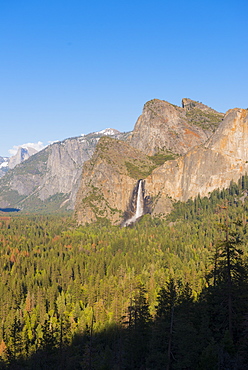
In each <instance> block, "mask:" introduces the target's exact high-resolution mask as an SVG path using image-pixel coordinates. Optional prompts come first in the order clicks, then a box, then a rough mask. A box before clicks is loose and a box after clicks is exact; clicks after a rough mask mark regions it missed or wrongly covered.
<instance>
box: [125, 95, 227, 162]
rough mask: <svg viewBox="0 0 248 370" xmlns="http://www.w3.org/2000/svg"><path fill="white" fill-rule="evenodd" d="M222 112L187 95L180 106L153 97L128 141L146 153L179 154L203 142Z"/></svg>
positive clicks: (218, 121)
mask: <svg viewBox="0 0 248 370" xmlns="http://www.w3.org/2000/svg"><path fill="white" fill-rule="evenodd" d="M223 116H224V115H223V114H222V113H219V112H217V111H215V110H213V109H212V108H209V107H208V106H206V105H204V104H202V103H199V102H196V101H194V100H190V99H183V100H182V108H181V107H178V106H176V105H173V104H170V103H168V102H166V101H164V100H158V99H154V100H151V101H148V102H147V103H146V104H145V105H144V109H143V112H142V114H141V116H140V117H139V118H138V120H137V122H136V124H135V127H134V130H133V131H132V132H131V133H130V135H129V137H128V138H127V142H128V143H130V145H132V146H134V147H135V148H137V149H139V150H141V151H143V152H145V153H146V154H147V155H154V154H157V153H160V152H164V153H173V154H178V155H182V154H185V153H187V152H188V151H189V150H190V149H191V148H193V147H194V146H196V145H200V144H202V143H204V142H205V141H206V140H207V139H208V138H209V137H210V136H211V135H212V133H213V132H214V131H215V130H216V128H217V127H218V125H219V123H220V122H221V121H222V119H223Z"/></svg>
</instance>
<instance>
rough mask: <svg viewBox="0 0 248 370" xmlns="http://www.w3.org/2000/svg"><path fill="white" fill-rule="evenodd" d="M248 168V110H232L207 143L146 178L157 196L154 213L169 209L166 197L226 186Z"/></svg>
mask: <svg viewBox="0 0 248 370" xmlns="http://www.w3.org/2000/svg"><path fill="white" fill-rule="evenodd" d="M247 172H248V111H247V110H245V109H237V108H236V109H231V110H229V111H228V112H227V113H226V115H225V118H224V120H223V122H222V123H221V125H220V126H219V128H218V129H217V130H216V132H215V133H214V134H213V136H212V137H211V138H210V139H209V140H208V141H207V142H206V143H205V144H204V145H201V146H199V147H195V148H193V149H192V150H190V151H189V152H188V153H187V154H186V155H184V156H182V157H180V158H178V159H177V160H175V161H169V162H167V163H164V164H163V165H162V166H160V167H159V168H157V169H155V170H154V171H153V172H152V174H151V175H150V176H148V177H147V178H146V191H147V192H148V193H149V194H150V196H151V197H152V198H153V199H156V201H155V202H154V206H153V213H154V214H160V213H165V211H166V210H164V209H163V203H164V201H165V199H168V197H169V198H171V199H174V200H181V201H186V200H188V199H189V198H194V197H196V196H197V195H198V194H199V195H200V196H207V195H208V194H209V192H211V191H213V190H214V189H217V188H226V187H228V186H229V185H230V182H231V181H232V180H233V181H236V182H237V181H238V179H239V178H240V176H241V175H242V174H245V173H247Z"/></svg>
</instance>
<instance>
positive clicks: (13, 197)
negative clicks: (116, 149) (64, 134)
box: [0, 129, 123, 211]
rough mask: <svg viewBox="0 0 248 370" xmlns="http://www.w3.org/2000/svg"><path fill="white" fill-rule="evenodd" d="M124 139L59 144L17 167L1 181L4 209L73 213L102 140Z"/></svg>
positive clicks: (114, 134) (74, 140) (0, 199)
mask: <svg viewBox="0 0 248 370" xmlns="http://www.w3.org/2000/svg"><path fill="white" fill-rule="evenodd" d="M106 134H107V135H109V134H110V135H112V137H115V138H118V137H122V136H123V134H121V133H120V132H119V131H117V130H114V131H113V130H110V129H109V130H108V131H105V130H103V131H101V132H99V133H93V134H89V135H85V136H80V137H76V138H71V139H66V140H64V141H62V142H56V143H54V144H52V145H50V146H48V147H46V148H45V149H43V150H41V151H40V152H38V153H36V154H34V155H32V156H31V157H30V158H28V159H27V160H25V161H24V162H22V163H20V164H19V165H16V166H15V168H13V169H12V170H9V171H8V172H7V173H6V174H5V176H3V177H2V178H1V179H0V207H15V208H21V209H26V210H49V211H51V210H56V209H59V208H61V207H62V208H64V209H73V207H74V203H75V198H76V193H77V190H78V187H79V184H80V179H81V172H82V165H83V163H84V162H85V161H86V160H88V159H89V158H91V156H92V155H93V153H94V150H95V147H96V145H97V143H98V141H99V139H100V137H102V136H105V135H106Z"/></svg>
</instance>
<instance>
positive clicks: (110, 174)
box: [75, 138, 154, 224]
mask: <svg viewBox="0 0 248 370" xmlns="http://www.w3.org/2000/svg"><path fill="white" fill-rule="evenodd" d="M153 168H154V162H153V161H152V160H151V159H149V158H148V157H147V156H146V155H145V154H144V153H142V152H141V151H139V150H137V149H135V148H133V147H131V146H130V145H129V144H127V143H126V142H123V141H120V140H114V139H111V138H102V139H101V140H100V141H99V144H98V146H97V149H96V152H95V153H94V155H93V157H92V159H91V160H89V161H87V162H86V163H85V164H84V167H83V172H82V182H81V186H80V189H79V191H78V194H77V201H76V206H75V216H76V218H77V220H78V222H79V223H81V224H85V223H87V222H89V223H90V222H93V221H96V220H97V219H99V218H108V219H111V221H112V222H113V223H114V224H116V223H117V224H118V223H120V222H121V221H122V218H123V212H124V210H126V207H127V204H128V203H129V200H130V195H131V194H132V191H133V189H134V187H135V184H136V183H137V180H138V179H139V178H143V177H146V176H147V175H148V174H149V173H150V172H151V171H152V169H153Z"/></svg>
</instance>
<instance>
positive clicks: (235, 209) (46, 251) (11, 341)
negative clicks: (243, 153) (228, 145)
mask: <svg viewBox="0 0 248 370" xmlns="http://www.w3.org/2000/svg"><path fill="white" fill-rule="evenodd" d="M247 192H248V180H247V177H246V176H244V177H243V178H242V179H241V180H240V181H239V183H238V184H234V183H232V184H231V186H230V188H228V189H226V190H216V191H214V192H213V193H212V194H210V196H209V198H206V197H205V198H200V197H197V198H196V199H195V200H194V201H193V200H190V201H188V202H187V203H180V202H178V203H175V207H174V210H173V211H172V212H171V214H170V215H169V216H168V218H167V220H159V219H152V218H151V217H150V216H149V215H146V216H144V217H143V218H142V219H141V221H140V222H139V223H137V224H135V225H134V226H133V227H132V228H119V227H116V226H111V225H109V224H108V223H107V222H106V223H102V224H101V225H99V224H93V225H90V226H86V227H82V226H79V227H77V226H76V225H75V223H74V221H73V220H72V219H71V218H70V217H68V216H65V215H61V216H56V217H55V216H44V215H21V214H17V215H15V216H11V217H2V218H1V217H0V295H1V304H0V323H1V325H0V367H1V368H3V369H4V368H6V369H14V368H24V369H25V368H26V369H33V368H35V369H37V370H39V369H44V368H51V369H59V368H61V369H62V368H63V369H80V368H83V369H96V370H98V369H141V368H142V369H145V368H147V369H166V368H167V369H196V370H197V369H210V370H211V369H225V368H228V369H244V368H246V367H248V356H247V349H248V341H247V333H248V319H247V312H248V297H247V294H248V293H247V292H248V277H247V274H248V268H247V256H248V249H247V235H248V233H247V214H248V213H247V208H248V199H247V198H248V197H247ZM223 207H225V208H223Z"/></svg>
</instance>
